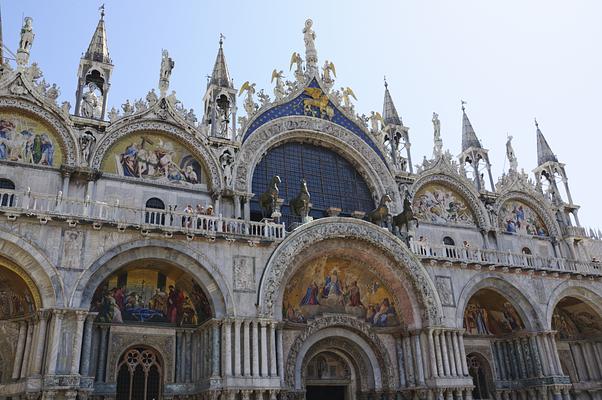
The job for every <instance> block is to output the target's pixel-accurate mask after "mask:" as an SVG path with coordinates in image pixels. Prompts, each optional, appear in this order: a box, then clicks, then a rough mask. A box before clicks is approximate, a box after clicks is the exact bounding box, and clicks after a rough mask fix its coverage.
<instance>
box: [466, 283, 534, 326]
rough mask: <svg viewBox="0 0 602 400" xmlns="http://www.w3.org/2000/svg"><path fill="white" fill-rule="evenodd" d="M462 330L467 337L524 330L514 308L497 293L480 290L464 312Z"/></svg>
mask: <svg viewBox="0 0 602 400" xmlns="http://www.w3.org/2000/svg"><path fill="white" fill-rule="evenodd" d="M464 328H465V329H466V333H467V334H469V335H503V334H506V333H511V332H516V331H520V330H523V329H525V325H524V324H523V321H522V319H521V318H520V316H519V315H518V312H517V311H516V309H515V308H514V306H513V305H512V304H511V303H510V302H509V301H508V300H506V299H505V298H504V297H503V296H502V295H500V294H499V293H497V292H495V291H493V290H489V289H482V290H479V291H478V292H476V293H475V294H474V295H473V296H472V298H471V299H470V301H469V302H468V305H467V306H466V309H465V310H464Z"/></svg>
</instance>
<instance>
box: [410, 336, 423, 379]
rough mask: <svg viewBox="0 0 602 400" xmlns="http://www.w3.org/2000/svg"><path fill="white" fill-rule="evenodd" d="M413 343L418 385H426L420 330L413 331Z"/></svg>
mask: <svg viewBox="0 0 602 400" xmlns="http://www.w3.org/2000/svg"><path fill="white" fill-rule="evenodd" d="M412 344H413V345H414V346H413V349H412V350H413V354H414V368H416V385H417V386H424V367H423V365H422V351H421V348H420V332H417V331H414V332H412Z"/></svg>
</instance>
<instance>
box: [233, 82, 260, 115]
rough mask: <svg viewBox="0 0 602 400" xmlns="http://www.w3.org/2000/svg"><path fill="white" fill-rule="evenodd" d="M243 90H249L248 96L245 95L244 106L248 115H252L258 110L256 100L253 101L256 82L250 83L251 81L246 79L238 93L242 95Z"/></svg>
mask: <svg viewBox="0 0 602 400" xmlns="http://www.w3.org/2000/svg"><path fill="white" fill-rule="evenodd" d="M243 92H247V97H245V103H244V107H245V111H246V112H247V116H249V117H250V116H251V115H253V113H255V111H257V108H258V107H257V104H255V101H253V95H254V94H255V84H254V83H249V81H246V82H245V83H243V84H242V86H241V87H240V91H239V92H238V95H239V96H240V95H241V94H243Z"/></svg>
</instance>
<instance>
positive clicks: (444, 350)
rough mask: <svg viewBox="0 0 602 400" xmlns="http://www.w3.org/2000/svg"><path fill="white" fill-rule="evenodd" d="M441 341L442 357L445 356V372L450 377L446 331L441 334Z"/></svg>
mask: <svg viewBox="0 0 602 400" xmlns="http://www.w3.org/2000/svg"><path fill="white" fill-rule="evenodd" d="M439 340H440V342H441V355H442V356H443V371H444V373H445V376H450V368H449V353H448V350H447V340H445V331H441V332H440V335H439Z"/></svg>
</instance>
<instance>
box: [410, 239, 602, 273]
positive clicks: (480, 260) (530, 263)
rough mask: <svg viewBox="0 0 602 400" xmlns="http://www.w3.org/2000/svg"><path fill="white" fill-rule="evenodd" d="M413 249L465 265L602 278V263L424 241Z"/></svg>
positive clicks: (422, 253) (421, 255)
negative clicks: (428, 243)
mask: <svg viewBox="0 0 602 400" xmlns="http://www.w3.org/2000/svg"><path fill="white" fill-rule="evenodd" d="M410 247H411V249H412V251H413V252H414V254H416V255H418V256H420V257H421V258H431V259H439V260H443V261H451V262H459V263H465V264H479V265H490V266H501V267H509V268H521V269H533V270H544V271H549V272H558V273H574V274H581V275H602V270H601V266H602V263H599V262H587V261H577V260H568V259H565V258H557V257H540V256H536V255H532V254H521V253H512V252H510V251H500V250H490V249H479V248H472V247H468V248H466V247H460V246H448V245H435V246H431V245H425V244H422V243H420V242H412V243H411V244H410Z"/></svg>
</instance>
